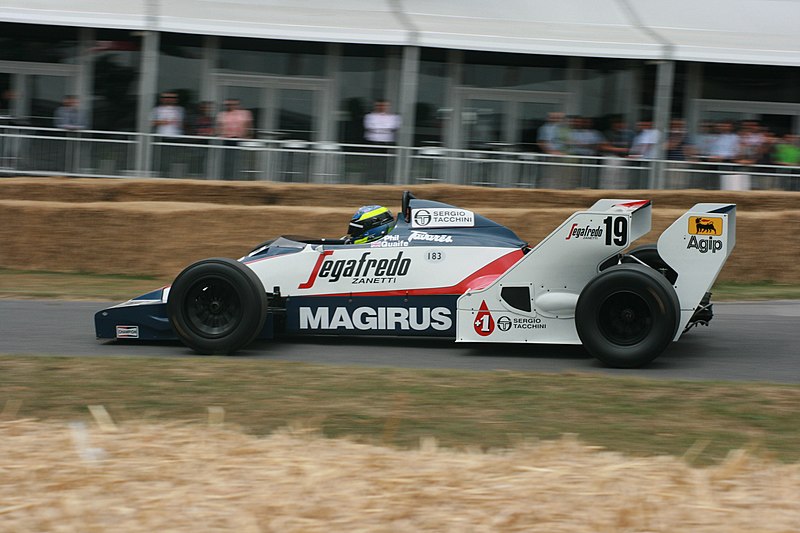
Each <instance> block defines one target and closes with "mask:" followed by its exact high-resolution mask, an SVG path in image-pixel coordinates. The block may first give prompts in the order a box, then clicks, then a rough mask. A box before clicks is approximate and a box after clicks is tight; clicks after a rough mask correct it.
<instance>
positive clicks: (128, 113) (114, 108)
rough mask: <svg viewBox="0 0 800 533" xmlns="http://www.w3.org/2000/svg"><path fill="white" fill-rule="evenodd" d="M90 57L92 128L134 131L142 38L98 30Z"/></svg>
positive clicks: (113, 31) (121, 32)
mask: <svg viewBox="0 0 800 533" xmlns="http://www.w3.org/2000/svg"><path fill="white" fill-rule="evenodd" d="M96 39H97V40H96V42H95V45H94V46H93V47H92V48H91V50H90V54H91V58H92V63H93V64H94V88H93V92H92V94H93V95H94V98H93V104H92V105H93V108H92V121H93V123H92V127H93V128H94V129H98V130H108V131H134V130H135V129H136V107H137V92H138V83H139V61H140V56H141V38H140V37H139V36H137V35H134V34H133V33H131V32H128V31H119V30H98V31H97V37H96Z"/></svg>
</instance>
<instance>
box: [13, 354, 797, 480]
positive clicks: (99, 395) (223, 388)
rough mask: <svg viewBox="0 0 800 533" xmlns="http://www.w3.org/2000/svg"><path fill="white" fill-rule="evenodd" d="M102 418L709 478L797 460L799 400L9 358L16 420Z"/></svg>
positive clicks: (591, 380)
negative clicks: (92, 414) (603, 453)
mask: <svg viewBox="0 0 800 533" xmlns="http://www.w3.org/2000/svg"><path fill="white" fill-rule="evenodd" d="M20 402H21V403H20ZM98 404H100V405H104V406H105V407H106V409H107V410H108V411H109V413H110V414H111V415H112V417H114V418H115V419H116V420H117V421H141V420H144V421H156V422H160V421H172V420H180V421H197V422H204V421H205V420H206V419H207V417H208V414H207V407H222V408H223V409H224V411H225V420H226V422H227V423H231V424H234V425H236V426H240V427H241V428H242V429H243V430H244V431H246V432H248V433H251V434H255V435H265V434H268V433H270V432H272V431H274V430H276V429H279V428H281V427H285V426H289V425H295V426H297V425H299V426H304V427H310V428H313V429H315V430H319V431H320V432H321V433H322V434H323V435H325V436H327V437H350V438H353V439H356V440H358V441H362V442H368V443H373V444H380V445H389V446H395V447H401V448H405V447H411V448H413V447H416V446H418V445H419V442H420V439H421V438H423V437H434V438H436V439H437V440H438V442H439V443H440V445H442V446H447V447H455V448H467V449H493V448H506V447H512V446H514V445H516V444H519V443H521V442H524V441H526V440H529V439H556V438H559V437H560V436H562V435H563V434H576V435H578V438H579V439H580V440H581V441H583V442H585V443H587V444H589V445H593V446H602V447H604V448H607V449H609V450H613V451H619V452H623V453H627V454H633V455H648V456H649V455H674V456H686V457H687V460H688V461H689V462H690V464H698V465H704V464H713V463H718V462H719V461H721V460H722V459H724V457H725V456H726V455H727V454H728V452H729V451H730V450H734V449H742V448H745V449H751V450H754V451H755V452H756V453H759V454H761V453H763V454H765V455H767V456H769V457H771V458H775V459H778V460H780V461H785V462H797V461H798V460H800V448H798V447H797V443H798V442H800V410H798V409H797V406H798V405H800V387H797V386H784V385H767V384H750V383H708V382H662V381H658V382H654V381H648V380H637V379H627V378H625V379H623V378H610V377H607V376H602V377H601V376H592V375H567V374H561V375H543V374H534V373H521V372H480V373H475V372H465V371H451V370H428V371H425V370H404V369H372V368H353V367H346V368H344V367H331V366H324V367H323V366H315V365H306V364H297V363H285V362H276V361H267V360H263V359H260V360H246V359H237V358H215V357H209V358H181V359H178V360H175V359H150V358H116V357H115V358H67V357H44V356H42V357H13V356H2V357H0V408H2V406H3V405H6V413H4V414H5V416H6V417H9V416H12V414H13V416H14V417H18V418H19V417H21V418H37V419H44V420H68V421H71V420H78V419H83V418H88V416H89V413H88V410H87V406H89V405H98ZM9 406H10V407H9ZM10 411H14V412H13V413H11V412H10Z"/></svg>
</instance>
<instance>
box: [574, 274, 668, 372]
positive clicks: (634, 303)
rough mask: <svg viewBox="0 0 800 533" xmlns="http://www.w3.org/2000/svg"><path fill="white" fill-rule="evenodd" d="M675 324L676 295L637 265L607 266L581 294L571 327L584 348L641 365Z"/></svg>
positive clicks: (616, 362)
mask: <svg viewBox="0 0 800 533" xmlns="http://www.w3.org/2000/svg"><path fill="white" fill-rule="evenodd" d="M679 323H680V304H679V302H678V296H677V295H676V294H675V290H674V289H673V287H672V285H670V283H669V281H668V280H667V279H666V278H665V277H664V276H663V275H661V274H659V273H658V272H656V271H655V270H653V269H652V268H649V267H647V266H644V265H640V264H621V265H615V266H612V267H609V268H607V269H606V270H604V271H603V272H601V273H600V274H599V275H597V276H596V277H595V278H594V279H592V280H591V281H590V282H589V283H587V284H586V287H584V289H583V291H582V292H581V294H580V296H579V298H578V303H577V306H576V308H575V325H576V328H577V330H578V336H579V337H580V339H581V342H582V343H583V345H584V347H585V348H586V350H587V351H588V352H589V353H590V354H592V355H593V356H595V357H596V358H598V359H599V360H600V361H602V362H603V363H605V364H607V365H609V366H613V367H618V368H635V367H640V366H643V365H646V364H647V363H649V362H650V361H652V360H653V359H655V358H656V357H658V356H659V355H660V354H661V353H662V352H663V351H664V350H665V349H666V347H667V346H668V345H669V343H670V342H671V341H672V339H673V338H674V337H675V333H676V332H677V328H678V324H679Z"/></svg>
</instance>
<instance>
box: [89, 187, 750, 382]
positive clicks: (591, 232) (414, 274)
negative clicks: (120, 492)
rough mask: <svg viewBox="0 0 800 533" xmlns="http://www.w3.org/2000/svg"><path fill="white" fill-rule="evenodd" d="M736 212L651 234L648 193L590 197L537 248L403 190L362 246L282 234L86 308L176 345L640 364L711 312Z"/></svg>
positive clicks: (701, 208)
mask: <svg viewBox="0 0 800 533" xmlns="http://www.w3.org/2000/svg"><path fill="white" fill-rule="evenodd" d="M735 221H736V206H735V205H734V204H709V203H703V204H697V205H695V206H694V207H693V208H692V209H690V210H689V211H688V212H686V213H685V214H684V215H683V216H682V217H680V218H679V219H678V220H677V221H675V222H674V223H673V224H672V225H671V226H670V227H669V228H667V230H666V231H664V232H663V234H662V235H661V236H660V238H659V239H658V244H651V245H645V246H640V247H637V248H633V249H629V246H630V245H631V243H632V242H633V241H635V240H636V239H638V238H640V237H641V236H643V235H644V234H646V233H647V232H649V231H650V225H651V203H650V201H648V200H599V201H598V202H596V203H595V204H594V205H593V206H592V207H591V208H589V209H588V210H586V211H579V212H577V213H575V214H573V215H572V216H570V217H569V218H568V219H567V220H566V221H565V222H563V223H562V224H561V225H560V226H558V227H557V228H556V229H555V231H553V232H552V233H551V234H550V235H549V236H547V237H546V238H545V239H544V240H542V241H541V242H540V243H539V244H537V245H536V246H534V247H532V248H531V247H529V246H528V244H527V243H525V242H523V241H522V240H520V239H519V238H518V237H517V236H516V235H515V234H514V232H513V231H511V230H510V229H508V228H506V227H504V226H501V225H500V224H497V223H495V222H492V221H491V220H489V219H487V218H484V217H482V216H480V215H478V214H476V213H473V212H472V211H469V210H466V209H460V208H457V207H454V206H451V205H447V204H444V203H440V202H434V201H428V200H422V199H417V198H415V197H414V196H413V195H412V194H410V193H409V192H406V193H404V194H403V199H402V208H401V211H400V214H399V216H398V220H397V222H396V225H395V227H394V229H393V230H392V231H391V232H389V233H387V234H386V235H384V236H382V237H380V238H378V239H377V240H374V241H372V242H369V243H364V244H354V243H349V242H348V241H347V240H344V239H342V240H337V239H308V238H296V237H279V238H277V239H274V240H271V241H267V242H265V243H263V244H261V245H259V246H258V247H256V248H255V249H254V250H252V251H251V252H250V253H248V254H247V255H246V256H244V257H242V258H241V259H239V260H238V261H234V260H232V259H223V258H214V259H206V260H203V261H199V262H197V263H194V264H193V265H190V266H189V267H187V268H186V269H185V270H183V272H181V273H180V274H179V275H178V277H177V278H176V279H175V281H174V283H173V284H172V286H171V287H165V288H162V289H158V290H156V291H154V292H151V293H149V294H145V295H143V296H139V297H137V298H134V299H132V300H129V301H127V302H125V303H122V304H119V305H116V306H114V307H110V308H108V309H105V310H102V311H100V312H98V313H97V314H96V315H95V326H96V330H97V337H98V338H100V339H145V340H148V339H149V340H158V339H176V338H177V339H180V340H181V341H182V342H183V343H185V344H186V345H187V346H189V347H191V348H192V349H194V350H195V351H197V352H199V353H203V354H216V353H218V354H227V353H231V352H234V351H236V350H238V349H241V348H243V347H245V346H247V345H248V344H249V343H250V342H251V341H253V340H254V339H256V338H262V339H270V338H273V337H274V336H276V335H279V334H281V335H326V334H327V335H331V334H333V335H414V336H436V337H450V338H453V339H455V340H456V341H457V342H495V343H500V342H528V343H553V344H583V346H584V347H585V348H586V350H587V351H588V352H589V353H591V354H592V355H594V356H595V357H597V358H598V359H600V360H601V361H602V362H603V363H605V364H607V365H610V366H615V367H638V366H642V365H645V364H647V363H649V362H650V361H652V360H653V359H655V358H656V357H657V356H658V355H659V354H661V353H662V352H663V351H664V350H665V349H666V347H667V346H668V345H669V344H670V342H671V341H675V340H677V339H678V338H679V337H680V336H681V334H682V333H683V332H684V331H685V330H686V329H688V328H689V327H691V326H693V325H696V324H707V323H708V321H709V320H710V319H711V316H712V314H711V304H710V303H709V294H708V291H709V289H710V287H711V285H712V284H713V282H714V280H715V279H716V277H717V275H718V274H719V272H720V270H721V269H722V266H723V264H724V263H725V260H726V259H727V258H728V256H729V255H730V253H731V251H732V249H733V247H734V245H735V233H736V225H735Z"/></svg>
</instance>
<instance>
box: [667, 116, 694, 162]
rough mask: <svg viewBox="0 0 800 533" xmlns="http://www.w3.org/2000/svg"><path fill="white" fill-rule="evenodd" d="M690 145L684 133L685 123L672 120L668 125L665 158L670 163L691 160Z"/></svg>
mask: <svg viewBox="0 0 800 533" xmlns="http://www.w3.org/2000/svg"><path fill="white" fill-rule="evenodd" d="M692 154H693V150H692V145H691V144H690V143H689V137H688V135H687V132H686V121H685V120H683V119H682V118H674V119H672V120H671V121H670V124H669V134H668V135H667V153H666V158H667V159H668V160H670V161H686V160H688V159H691V158H692Z"/></svg>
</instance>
